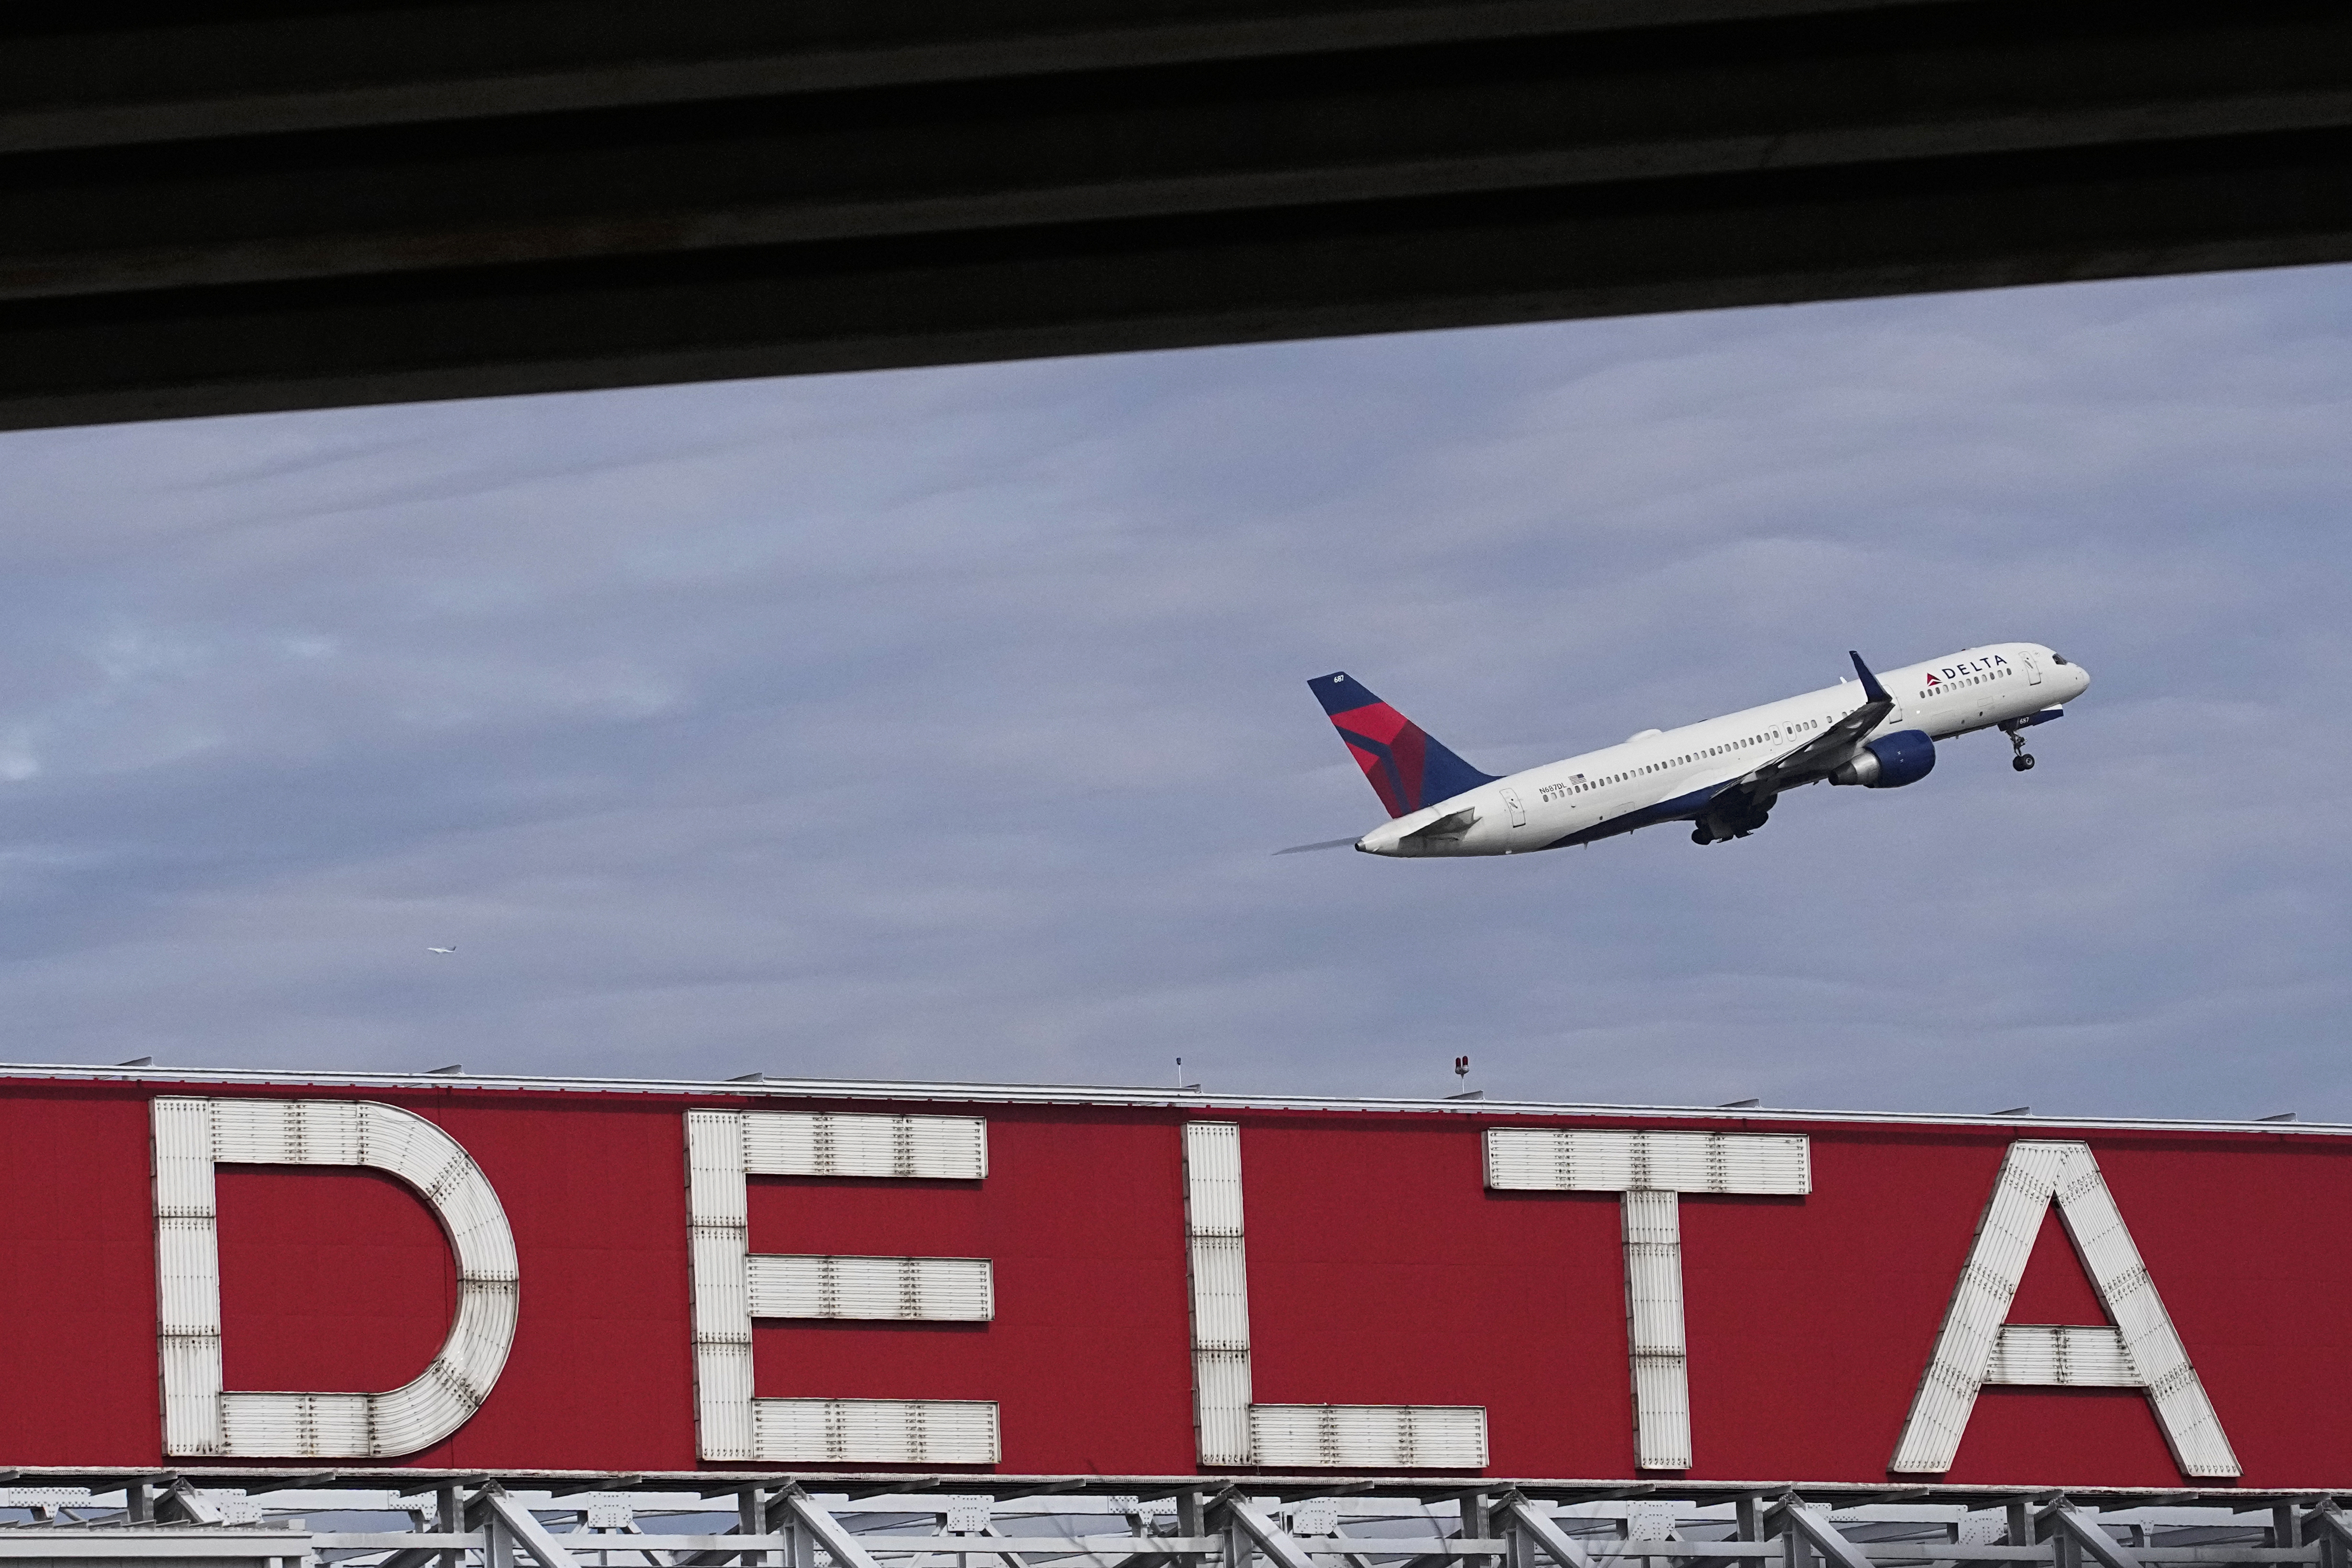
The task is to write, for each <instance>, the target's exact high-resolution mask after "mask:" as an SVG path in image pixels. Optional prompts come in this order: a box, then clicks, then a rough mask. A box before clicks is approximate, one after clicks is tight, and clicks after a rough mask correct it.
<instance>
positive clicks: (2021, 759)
mask: <svg viewBox="0 0 2352 1568" xmlns="http://www.w3.org/2000/svg"><path fill="white" fill-rule="evenodd" d="M2009 748H2010V749H2011V751H2013V752H2015V753H2016V754H2017V755H2016V756H2014V757H2012V758H2010V759H2009V765H2010V766H2011V768H2016V769H2017V770H2018V771H2019V772H2020V773H2031V772H2032V771H2033V754H2032V753H2031V752H2029V751H2027V750H2026V749H2025V737H2024V736H2023V735H2022V734H2021V733H2020V732H2019V731H2017V730H2013V729H2012V730H2011V731H2010V732H2009Z"/></svg>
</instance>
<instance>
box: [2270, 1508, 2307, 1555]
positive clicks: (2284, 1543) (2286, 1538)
mask: <svg viewBox="0 0 2352 1568" xmlns="http://www.w3.org/2000/svg"><path fill="white" fill-rule="evenodd" d="M2296 1534H2297V1532H2296V1531H2295V1527H2294V1504H2293V1503H2291V1502H2282V1503H2277V1504H2274V1505H2273V1507H2272V1509H2271V1544H2272V1545H2273V1546H2277V1547H2283V1548H2284V1549H2285V1550H2287V1551H2289V1552H2292V1551H2294V1549H2295V1548H2296V1547H2298V1546H2300V1545H2302V1544H2303V1542H2301V1541H2300V1540H2298V1539H2297V1538H2296Z"/></svg>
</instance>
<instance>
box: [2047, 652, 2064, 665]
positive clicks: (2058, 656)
mask: <svg viewBox="0 0 2352 1568" xmlns="http://www.w3.org/2000/svg"><path fill="white" fill-rule="evenodd" d="M2050 662H2051V663H2052V664H2064V663H2065V662H2066V655H2065V654H2063V653H2053V654H2051V655H2050Z"/></svg>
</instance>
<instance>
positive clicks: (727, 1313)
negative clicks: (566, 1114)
mask: <svg viewBox="0 0 2352 1568" xmlns="http://www.w3.org/2000/svg"><path fill="white" fill-rule="evenodd" d="M743 1134H744V1117H743V1115H742V1114H741V1113H740V1112H732V1111H689V1112H688V1113H687V1115H686V1172H687V1176H686V1188H687V1222H688V1237H689V1244H688V1257H689V1264H690V1271H691V1273H692V1275H693V1281H694V1406H695V1409H694V1424H695V1433H696V1438H697V1442H698V1448H699V1452H700V1453H701V1455H702V1457H703V1458H706V1459H734V1460H747V1459H751V1458H757V1457H758V1455H757V1445H756V1441H755V1438H754V1435H753V1431H752V1419H751V1291H750V1284H749V1281H748V1279H747V1269H748V1264H747V1262H746V1260H747V1258H748V1255H749V1253H750V1251H751V1224H750V1220H749V1218H748V1206H749V1197H748V1194H747V1192H746V1188H745V1184H744V1179H743V1166H744V1154H743V1141H744V1139H743Z"/></svg>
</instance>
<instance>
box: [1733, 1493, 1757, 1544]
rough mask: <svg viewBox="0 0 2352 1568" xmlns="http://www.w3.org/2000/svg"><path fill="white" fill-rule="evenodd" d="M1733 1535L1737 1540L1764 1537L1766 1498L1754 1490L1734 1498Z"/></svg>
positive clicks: (1752, 1539) (1753, 1539)
mask: <svg viewBox="0 0 2352 1568" xmlns="http://www.w3.org/2000/svg"><path fill="white" fill-rule="evenodd" d="M1731 1536H1732V1539H1733V1540H1735V1541H1761V1540H1763V1539H1764V1500H1763V1499H1762V1498H1760V1497H1759V1496H1757V1495H1756V1494H1755V1493H1754V1492H1752V1491H1751V1492H1742V1493H1740V1494H1739V1495H1738V1497H1736V1498H1734V1499H1732V1501H1731Z"/></svg>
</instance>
